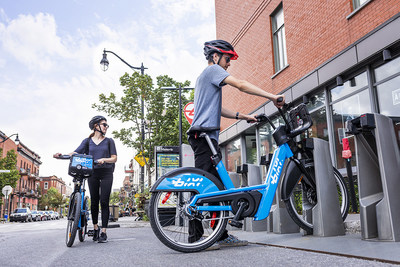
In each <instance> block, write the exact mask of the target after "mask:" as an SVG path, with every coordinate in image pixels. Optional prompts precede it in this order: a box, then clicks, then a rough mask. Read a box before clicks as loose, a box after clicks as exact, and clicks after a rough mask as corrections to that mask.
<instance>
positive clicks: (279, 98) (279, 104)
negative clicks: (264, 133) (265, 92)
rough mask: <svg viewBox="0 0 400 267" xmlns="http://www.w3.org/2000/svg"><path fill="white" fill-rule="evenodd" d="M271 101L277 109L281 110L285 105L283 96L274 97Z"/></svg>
mask: <svg viewBox="0 0 400 267" xmlns="http://www.w3.org/2000/svg"><path fill="white" fill-rule="evenodd" d="M271 100H272V101H273V102H274V105H275V106H276V107H277V108H281V107H283V105H284V104H285V96H284V95H275V96H274V98H273V99H271ZM278 100H282V101H280V102H278Z"/></svg>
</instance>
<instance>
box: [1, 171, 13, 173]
mask: <svg viewBox="0 0 400 267" xmlns="http://www.w3.org/2000/svg"><path fill="white" fill-rule="evenodd" d="M9 172H11V171H10V170H0V173H9Z"/></svg>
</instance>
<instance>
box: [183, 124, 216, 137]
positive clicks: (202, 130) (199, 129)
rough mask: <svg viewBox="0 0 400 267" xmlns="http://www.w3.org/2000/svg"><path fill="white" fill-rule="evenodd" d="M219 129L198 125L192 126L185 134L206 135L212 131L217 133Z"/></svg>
mask: <svg viewBox="0 0 400 267" xmlns="http://www.w3.org/2000/svg"><path fill="white" fill-rule="evenodd" d="M219 129H220V128H219V127H203V126H200V125H193V126H192V127H190V128H189V130H188V131H187V132H186V133H187V134H188V135H195V134H196V133H197V134H199V133H207V132H213V131H219Z"/></svg>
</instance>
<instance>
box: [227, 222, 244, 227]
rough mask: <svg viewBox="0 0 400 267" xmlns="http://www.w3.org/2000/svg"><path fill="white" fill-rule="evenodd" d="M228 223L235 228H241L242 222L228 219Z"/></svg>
mask: <svg viewBox="0 0 400 267" xmlns="http://www.w3.org/2000/svg"><path fill="white" fill-rule="evenodd" d="M228 223H229V224H230V225H232V226H234V227H237V228H242V227H243V223H241V222H239V221H236V220H229V221H228Z"/></svg>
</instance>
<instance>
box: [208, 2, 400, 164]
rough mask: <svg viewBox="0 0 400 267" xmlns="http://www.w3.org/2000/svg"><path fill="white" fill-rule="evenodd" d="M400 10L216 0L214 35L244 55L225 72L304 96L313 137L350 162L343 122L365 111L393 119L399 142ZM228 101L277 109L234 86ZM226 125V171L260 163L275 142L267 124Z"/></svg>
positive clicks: (398, 6)
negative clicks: (344, 150) (344, 146)
mask: <svg viewBox="0 0 400 267" xmlns="http://www.w3.org/2000/svg"><path fill="white" fill-rule="evenodd" d="M233 7H234V8H233ZM399 12H400V0H330V1H313V0H304V1H296V0H284V1H281V0H264V1H254V0H253V1H240V0H229V1H228V0H215V13H216V27H217V39H223V40H227V41H229V42H231V43H232V44H233V46H234V47H235V50H236V51H237V53H238V54H239V58H238V60H236V61H232V62H231V66H230V68H229V69H228V72H229V73H230V74H231V75H233V76H234V77H237V78H239V79H244V80H248V81H250V82H251V83H253V84H255V85H257V86H259V87H261V88H263V89H265V90H266V91H269V92H272V93H275V94H277V93H282V94H284V95H285V97H286V101H287V102H295V103H300V102H301V101H302V98H303V96H307V97H308V99H309V100H310V102H309V103H308V108H309V110H310V113H311V116H312V118H313V122H314V125H313V127H312V129H311V130H310V131H309V135H310V136H311V137H318V138H322V139H325V140H327V141H329V146H330V151H331V155H332V160H333V162H334V165H335V166H336V167H337V168H338V169H343V168H344V167H345V166H344V161H343V159H342V158H341V151H342V144H341V139H342V137H344V134H345V130H344V129H345V122H346V121H347V120H349V119H352V118H355V117H358V116H359V115H361V114H363V113H368V112H370V113H381V114H383V115H386V116H389V117H391V118H392V119H393V120H394V126H395V131H396V136H397V139H398V143H400V141H399V139H400V13H399ZM223 106H224V107H226V108H228V109H230V110H233V111H240V112H244V113H248V114H259V113H265V114H267V115H271V116H272V117H274V116H275V115H277V109H276V108H275V107H274V105H273V104H272V103H271V102H269V101H266V100H265V99H264V98H260V97H255V96H250V95H246V94H244V93H241V92H240V91H238V90H236V89H234V88H232V87H229V86H225V87H224V88H223ZM275 122H278V117H277V116H276V117H275ZM221 128H222V131H221V134H220V140H219V141H220V144H221V147H222V151H223V155H224V162H225V164H226V167H227V169H228V171H233V172H234V171H236V168H237V166H239V165H241V164H243V163H250V164H259V162H260V157H261V155H265V154H268V153H271V152H272V150H273V148H274V142H273V140H272V135H271V134H272V129H271V128H270V126H268V125H249V124H248V123H246V122H245V121H235V120H231V119H223V120H222V122H221ZM351 146H352V149H353V151H354V143H351ZM353 164H354V162H353Z"/></svg>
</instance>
